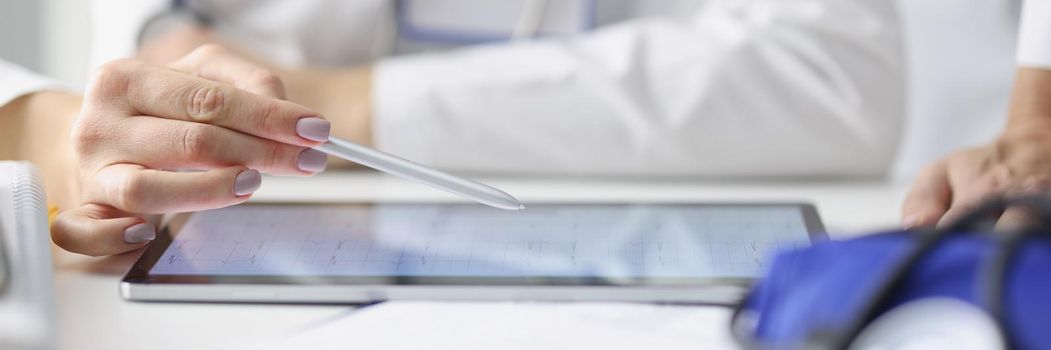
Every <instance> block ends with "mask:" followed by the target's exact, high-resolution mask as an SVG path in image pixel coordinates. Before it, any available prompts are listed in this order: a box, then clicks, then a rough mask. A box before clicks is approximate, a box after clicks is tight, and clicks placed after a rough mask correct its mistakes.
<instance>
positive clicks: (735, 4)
mask: <svg viewBox="0 0 1051 350" xmlns="http://www.w3.org/2000/svg"><path fill="white" fill-rule="evenodd" d="M427 1H428V2H444V3H443V5H442V6H444V7H443V8H447V9H450V8H451V9H460V10H457V11H452V12H453V13H457V12H466V13H472V12H471V11H474V10H475V9H476V8H477V7H478V6H477V5H479V4H484V3H487V2H489V1H488V0H427ZM567 1H568V0H567ZM1040 1H1043V2H1044V3H1045V4H1046V0H1040ZM1036 2H1037V1H1034V3H1036ZM120 3H123V2H120ZM193 3H194V5H193V6H194V7H195V8H197V9H198V10H201V11H204V12H206V13H208V14H209V15H211V16H213V17H214V19H215V20H216V22H215V23H216V27H215V28H216V31H217V32H218V33H220V35H223V36H226V37H228V38H230V39H232V40H234V41H236V42H238V43H239V44H240V45H243V46H244V47H245V48H248V49H249V50H250V51H253V52H254V53H256V54H258V55H260V56H263V57H266V58H268V59H271V60H277V61H279V62H282V63H285V64H287V65H293V66H308V65H323V66H350V65H354V64H361V63H365V62H368V61H372V60H376V61H377V65H376V73H375V76H374V78H375V82H374V84H375V92H374V93H373V96H374V99H375V101H374V106H375V110H374V113H375V116H374V119H375V120H374V123H373V125H374V130H373V132H374V135H375V140H376V143H377V145H378V147H379V148H381V149H384V150H387V151H389V152H393V153H396V154H400V155H402V156H405V157H408V158H411V159H415V160H418V161H420V162H423V163H426V164H431V165H436V166H440V167H444V168H450V169H459V170H476V171H495V172H526V173H558V174H567V173H568V174H602V175H642V174H645V175H652V174H666V175H690V176H695V175H708V176H736V175H756V176H768V175H877V174H882V173H884V172H885V171H887V167H888V165H889V164H890V161H891V159H892V158H893V155H894V153H895V149H896V147H897V145H898V138H899V135H900V134H901V130H900V129H901V124H902V118H903V116H902V114H903V105H904V101H903V97H902V96H903V93H902V90H903V77H902V76H903V74H904V69H903V65H902V59H901V56H902V55H901V53H900V45H901V43H900V33H899V28H898V19H897V14H896V11H895V9H894V6H893V3H892V2H891V1H889V0H736V1H734V0H725V1H724V0H710V1H703V2H699V1H684V0H660V1H628V0H601V1H598V2H597V5H598V6H597V8H598V10H597V11H596V12H597V13H598V14H599V15H598V16H597V17H598V20H597V21H596V24H597V25H598V28H597V29H595V30H593V31H588V32H586V33H579V34H577V35H569V36H559V37H548V38H544V39H540V40H536V41H532V42H515V43H510V44H504V43H498V44H495V45H484V46H477V47H471V48H463V49H457V50H451V51H450V50H442V49H447V48H448V46H449V45H433V46H434V48H437V49H438V51H432V52H427V49H428V46H427V45H421V44H419V43H411V44H405V42H406V41H411V40H405V39H404V38H402V37H401V34H402V33H399V32H398V30H395V29H397V28H396V25H395V23H396V22H397V20H398V19H399V18H396V17H397V14H396V11H394V10H393V9H392V8H393V6H392V5H391V4H392V3H391V2H390V1H385V0H361V1H339V0H300V1H290V0H289V1H254V2H249V1H198V2H193ZM472 5H474V6H472ZM457 6H458V7H457ZM1045 6H1046V5H1045ZM550 11H554V10H549V12H550ZM443 12H444V11H443ZM495 12H498V11H490V12H486V13H481V14H478V13H474V15H473V16H466V17H465V18H466V19H467V20H470V19H472V18H483V17H490V15H491V14H492V13H495ZM1031 12H1034V11H1031ZM95 13H96V14H98V15H100V16H105V15H106V13H107V11H101V10H99V9H98V8H96V10H95ZM1043 13H1045V15H1046V13H1048V11H1044V12H1043ZM549 15H552V14H549ZM553 16H554V17H558V13H555V14H553ZM459 20H461V21H463V20H464V18H460V19H459ZM438 22H441V21H440V20H439V21H438ZM445 22H446V23H448V22H450V21H448V20H447V21H445ZM1030 22H1034V21H1030ZM1044 23H1046V21H1045V22H1044ZM1045 29H1046V28H1045ZM1044 34H1046V33H1044ZM132 36H133V35H124V36H112V35H110V36H108V37H115V38H119V37H123V38H130V37H132ZM1044 37H1047V36H1044ZM103 39H104V38H103ZM99 44H100V43H99V41H98V40H96V42H95V45H96V46H99ZM102 44H103V45H101V46H107V45H105V43H102ZM108 46H110V47H114V45H108ZM120 46H121V45H116V47H120ZM406 53H411V54H406Z"/></svg>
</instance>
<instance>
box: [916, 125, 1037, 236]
mask: <svg viewBox="0 0 1051 350" xmlns="http://www.w3.org/2000/svg"><path fill="white" fill-rule="evenodd" d="M1035 130H1040V129H1035ZM1049 190H1051V133H1046V132H1036V131H1030V132H1025V133H1020V134H1005V135H1004V136H1002V137H1001V138H999V139H998V140H997V141H995V142H993V143H990V144H988V145H984V146H980V147H974V148H970V149H964V150H960V151H956V152H954V153H952V154H950V155H949V156H947V157H945V158H943V159H941V160H939V161H937V162H935V163H933V164H931V165H929V166H927V168H926V169H924V170H923V172H922V173H921V174H920V176H919V177H918V178H917V180H916V182H915V184H914V185H913V188H912V191H911V192H910V193H909V195H908V197H907V198H906V200H905V205H904V206H903V208H902V218H904V220H903V224H904V226H906V227H916V226H933V225H939V224H945V223H947V222H952V221H953V220H955V219H957V218H959V217H960V216H961V215H963V214H964V213H966V212H968V211H969V210H970V209H973V208H974V206H975V205H977V204H979V203H981V202H982V200H985V199H988V198H995V197H1006V196H1013V195H1022V194H1038V193H1047V192H1048V191H1049ZM1026 219H1027V216H1026V213H1025V212H1024V211H1022V210H1021V209H1010V210H1008V211H1007V212H1005V213H1003V215H1001V217H1000V219H999V221H998V222H997V228H998V229H1013V228H1017V227H1018V226H1020V225H1022V224H1024V223H1025V222H1026Z"/></svg>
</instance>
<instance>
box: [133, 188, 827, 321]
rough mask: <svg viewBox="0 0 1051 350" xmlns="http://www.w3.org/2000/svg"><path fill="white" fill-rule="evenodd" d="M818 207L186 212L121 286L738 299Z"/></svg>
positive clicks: (328, 299)
mask: <svg viewBox="0 0 1051 350" xmlns="http://www.w3.org/2000/svg"><path fill="white" fill-rule="evenodd" d="M823 231H824V230H823V228H822V225H821V222H820V220H819V219H818V215H817V212H816V211H815V209H814V207H813V206H812V205H809V204H796V203H788V204H786V203H769V204H530V205H529V206H528V207H527V208H526V209H525V210H521V211H504V210H498V209H492V208H488V207H484V206H480V205H476V204H316V205H315V204H303V205H297V204H280V205H278V204H247V205H239V206H234V207H229V208H224V209H218V210H212V211H204V212H198V213H193V214H180V215H178V216H177V217H175V218H174V219H173V220H171V222H170V223H169V224H168V225H166V226H165V228H164V229H163V230H161V232H159V233H158V236H157V239H156V240H154V241H153V243H151V244H150V246H149V247H148V248H147V249H146V251H145V252H144V254H143V255H142V257H141V258H140V259H139V261H138V262H136V263H135V265H134V266H133V267H132V268H131V271H129V272H128V274H127V275H126V276H125V277H124V279H123V281H122V282H121V288H120V290H121V294H122V296H123V297H124V298H126V299H129V300H142V301H219V302H283V303H284V302H289V303H292V302H295V303H368V302H375V301H382V300H562V301H573V300H588V301H637V302H668V303H728V302H733V301H735V300H737V299H738V298H740V296H741V295H742V293H743V292H744V290H745V288H746V287H747V285H748V284H749V282H751V281H752V280H753V279H754V278H755V277H757V276H758V275H759V274H760V273H761V272H762V271H763V269H764V267H765V266H766V264H767V263H768V262H769V261H770V258H771V253H773V252H775V251H777V250H781V249H794V248H799V247H805V246H809V245H810V244H811V243H812V242H814V241H816V240H823V239H825V237H826V236H825V235H824V233H823Z"/></svg>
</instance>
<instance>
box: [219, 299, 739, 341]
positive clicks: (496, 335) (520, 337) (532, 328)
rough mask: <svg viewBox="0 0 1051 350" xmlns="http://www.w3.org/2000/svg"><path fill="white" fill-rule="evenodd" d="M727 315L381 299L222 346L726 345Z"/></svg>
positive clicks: (634, 307) (677, 309)
mask: <svg viewBox="0 0 1051 350" xmlns="http://www.w3.org/2000/svg"><path fill="white" fill-rule="evenodd" d="M729 317H730V310H729V309H727V308H720V307H703V306H659V305H647V304H624V303H448V302H387V303H383V304H379V305H375V306H371V307H367V308H364V309H361V310H360V311H355V312H350V313H348V314H347V315H346V316H344V317H341V318H338V319H335V320H332V321H330V322H326V323H322V324H320V325H317V326H314V327H311V328H309V329H307V330H304V331H301V332H297V333H294V334H290V335H284V336H275V337H272V338H266V339H254V340H252V341H249V342H246V343H244V344H237V345H234V346H230V347H227V349H355V350H358V349H412V350H421V349H487V350H488V349H500V350H514V349H567V350H570V349H571V350H581V349H603V350H615V349H661V350H673V349H734V348H736V346H735V345H734V343H733V340H732V339H731V338H730V334H729V331H728V328H727V322H728V320H729Z"/></svg>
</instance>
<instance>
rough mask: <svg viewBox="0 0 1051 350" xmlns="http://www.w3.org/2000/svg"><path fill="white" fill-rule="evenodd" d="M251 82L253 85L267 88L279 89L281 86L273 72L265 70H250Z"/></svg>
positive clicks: (279, 80) (278, 78)
mask: <svg viewBox="0 0 1051 350" xmlns="http://www.w3.org/2000/svg"><path fill="white" fill-rule="evenodd" d="M251 81H252V82H253V83H255V84H259V85H263V86H266V87H269V88H280V87H282V86H283V83H282V82H281V78H280V77H278V76H277V74H274V72H272V71H270V70H269V69H265V68H256V69H254V70H252V73H251Z"/></svg>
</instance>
